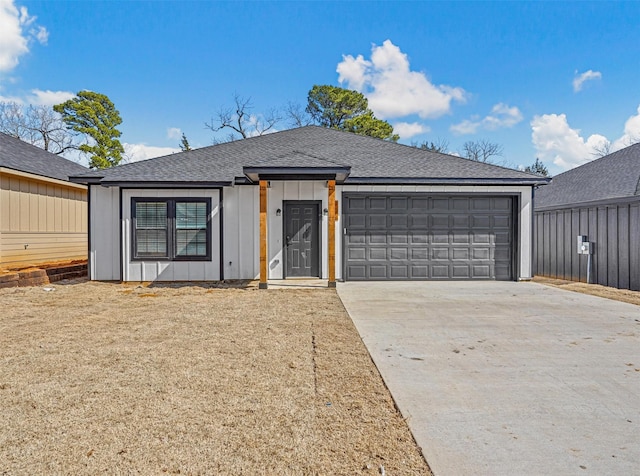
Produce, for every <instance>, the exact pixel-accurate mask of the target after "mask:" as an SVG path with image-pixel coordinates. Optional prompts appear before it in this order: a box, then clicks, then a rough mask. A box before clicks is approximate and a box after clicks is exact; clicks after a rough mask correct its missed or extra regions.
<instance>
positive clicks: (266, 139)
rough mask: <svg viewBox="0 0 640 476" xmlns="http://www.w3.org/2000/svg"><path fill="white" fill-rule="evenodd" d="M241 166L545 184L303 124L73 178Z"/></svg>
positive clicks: (224, 170) (108, 180)
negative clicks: (325, 169) (323, 169)
mask: <svg viewBox="0 0 640 476" xmlns="http://www.w3.org/2000/svg"><path fill="white" fill-rule="evenodd" d="M243 167H255V168H260V167H262V168H264V167H269V168H273V167H282V168H287V167H289V168H291V167H314V168H321V167H328V168H332V167H333V168H335V167H343V168H348V167H350V168H351V173H350V176H349V178H347V180H346V182H345V183H360V182H363V181H369V182H370V181H372V180H378V181H380V183H383V182H401V181H405V182H420V183H442V182H447V183H449V182H456V183H485V184H486V183H494V182H495V183H523V184H524V183H527V184H534V183H546V181H547V180H546V179H544V178H540V177H538V176H536V175H532V174H529V173H525V172H520V171H517V170H512V169H508V168H504V167H499V166H495V165H489V164H484V163H480V162H474V161H471V160H467V159H463V158H460V157H456V156H451V155H446V154H440V153H436V152H431V151H427V150H421V149H418V148H415V147H410V146H405V145H401V144H395V143H393V142H387V141H383V140H380V139H374V138H371V137H364V136H359V135H356V134H352V133H348V132H342V131H337V130H333V129H327V128H324V127H318V126H306V127H301V128H297V129H289V130H286V131H281V132H276V133H273V134H268V135H264V136H260V137H253V138H249V139H243V140H238V141H235V142H227V143H223V144H217V145H213V146H210V147H203V148H201V149H195V150H191V151H187V152H181V153H176V154H172V155H168V156H164V157H158V158H155V159H149V160H145V161H141V162H135V163H131V164H126V165H121V166H118V167H114V168H112V169H106V170H100V171H93V172H91V173H89V174H85V175H83V176H82V177H78V178H76V179H74V180H75V181H92V182H99V183H102V184H117V183H137V184H141V183H154V184H155V183H162V182H165V183H166V182H170V183H174V184H175V183H194V184H197V183H220V184H230V183H233V182H234V180H236V179H244V173H243Z"/></svg>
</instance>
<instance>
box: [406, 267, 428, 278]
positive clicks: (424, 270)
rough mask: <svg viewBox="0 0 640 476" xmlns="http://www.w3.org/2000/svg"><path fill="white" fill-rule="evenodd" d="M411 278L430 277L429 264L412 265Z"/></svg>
mask: <svg viewBox="0 0 640 476" xmlns="http://www.w3.org/2000/svg"><path fill="white" fill-rule="evenodd" d="M409 277H410V278H411V279H427V278H428V277H429V266H416V265H413V266H411V276H409Z"/></svg>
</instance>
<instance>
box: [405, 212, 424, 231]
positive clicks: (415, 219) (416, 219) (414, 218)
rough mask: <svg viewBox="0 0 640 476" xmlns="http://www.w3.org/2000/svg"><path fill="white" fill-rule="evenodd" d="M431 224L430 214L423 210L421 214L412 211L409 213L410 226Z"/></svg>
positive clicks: (420, 226)
mask: <svg viewBox="0 0 640 476" xmlns="http://www.w3.org/2000/svg"><path fill="white" fill-rule="evenodd" d="M428 226H429V216H428V215H427V214H426V213H425V212H424V211H423V212H422V213H421V214H417V213H412V214H411V215H409V227H410V228H413V229H415V228H427V227H428Z"/></svg>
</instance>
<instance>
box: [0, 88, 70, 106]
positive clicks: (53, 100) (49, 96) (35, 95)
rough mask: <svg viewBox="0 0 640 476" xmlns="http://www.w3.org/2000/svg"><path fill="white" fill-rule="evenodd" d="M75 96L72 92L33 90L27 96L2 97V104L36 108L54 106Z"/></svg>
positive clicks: (0, 97) (0, 98)
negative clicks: (11, 103) (30, 105)
mask: <svg viewBox="0 0 640 476" xmlns="http://www.w3.org/2000/svg"><path fill="white" fill-rule="evenodd" d="M75 96H76V95H75V93H72V92H71V91H51V90H46V91H43V90H41V89H32V90H31V92H30V93H29V94H27V95H25V96H2V95H0V102H15V103H17V104H22V105H29V104H32V105H34V106H54V105H55V104H60V103H63V102H65V101H66V100H68V99H71V98H74V97H75Z"/></svg>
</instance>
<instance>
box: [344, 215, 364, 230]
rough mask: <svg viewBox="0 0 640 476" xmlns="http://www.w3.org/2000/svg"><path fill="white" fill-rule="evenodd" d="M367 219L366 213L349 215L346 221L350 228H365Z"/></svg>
mask: <svg viewBox="0 0 640 476" xmlns="http://www.w3.org/2000/svg"><path fill="white" fill-rule="evenodd" d="M366 219H367V217H366V215H347V216H346V220H345V222H346V226H347V228H349V229H357V228H362V229H365V228H366V226H367V223H366Z"/></svg>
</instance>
